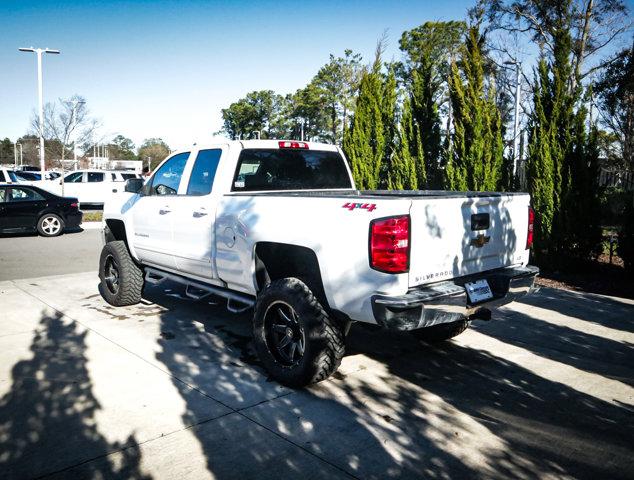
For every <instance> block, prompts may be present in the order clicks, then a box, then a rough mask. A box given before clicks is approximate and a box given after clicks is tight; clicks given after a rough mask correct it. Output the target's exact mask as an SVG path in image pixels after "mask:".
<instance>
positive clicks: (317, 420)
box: [146, 289, 634, 479]
mask: <svg viewBox="0 0 634 480" xmlns="http://www.w3.org/2000/svg"><path fill="white" fill-rule="evenodd" d="M146 293H147V294H148V298H149V299H150V300H152V301H155V302H157V303H159V304H160V305H162V306H164V307H165V308H167V311H166V312H164V313H163V314H162V317H161V329H162V335H163V336H162V338H161V339H160V340H159V345H160V347H161V350H160V351H159V352H158V353H157V359H158V360H160V361H161V362H162V363H163V364H164V365H165V366H166V367H167V369H168V371H169V372H170V373H171V374H172V375H173V383H174V385H175V386H176V387H177V388H178V389H179V391H180V392H181V395H182V396H183V398H184V399H185V400H186V402H187V411H186V412H185V414H184V420H185V421H190V420H191V419H194V418H200V415H199V413H200V412H198V411H197V409H199V408H200V402H196V401H195V399H192V398H190V396H191V390H190V389H189V388H188V386H192V387H194V388H195V389H197V390H199V391H200V392H202V393H203V394H205V395H207V396H209V397H210V398H213V399H215V400H218V401H221V402H223V403H224V404H225V405H227V406H228V407H229V408H231V409H232V410H233V413H231V414H229V415H228V416H226V417H223V418H221V419H217V420H212V421H209V422H207V423H202V424H200V425H198V426H196V427H194V431H195V432H196V435H197V437H198V439H199V441H200V444H201V447H202V450H203V452H204V454H205V457H206V461H207V468H208V470H209V472H211V473H212V474H213V475H214V476H216V477H217V478H220V479H222V478H234V477H236V476H241V477H243V478H252V477H258V478H274V477H275V478H281V477H285V476H290V475H296V476H297V475H302V476H303V477H306V478H323V477H332V476H340V475H346V474H347V475H350V476H352V477H356V478H377V479H378V478H420V477H424V478H438V479H445V478H541V477H544V476H548V475H551V476H555V477H565V476H572V477H576V478H628V477H629V478H632V474H633V473H634V463H633V462H634V447H633V446H632V443H631V433H632V432H633V431H634V415H633V413H634V412H633V410H632V408H631V406H629V405H626V404H621V403H619V402H617V401H615V402H607V401H604V400H601V399H598V398H596V397H594V396H592V395H589V394H586V393H583V392H581V391H579V390H576V389H575V388H573V387H571V386H568V385H566V384H564V383H559V382H556V381H552V380H549V379H547V378H544V377H543V376H540V375H538V374H536V373H534V372H533V371H531V366H530V365H522V364H518V363H515V362H513V361H511V360H509V359H505V358H503V357H502V356H496V355H493V354H492V353H489V352H487V351H484V350H479V349H474V348H468V347H464V346H460V345H459V344H457V343H453V342H448V343H446V344H445V345H443V346H441V347H433V346H429V345H425V344H420V343H418V342H417V341H415V340H414V339H413V338H412V337H411V336H410V335H407V334H399V333H391V332H386V331H384V330H377V329H370V328H367V327H362V326H359V325H355V326H353V328H352V331H351V333H350V336H349V338H348V354H347V355H348V357H349V358H350V359H351V361H350V362H349V363H347V362H344V364H346V363H347V364H348V366H349V368H348V370H346V369H345V368H342V370H341V371H340V372H337V373H335V375H333V377H332V378H331V379H329V380H327V381H324V382H322V383H320V384H318V385H316V386H313V387H310V388H307V389H303V390H288V389H283V388H281V387H279V386H276V384H275V383H274V382H270V381H268V379H267V376H266V373H265V372H264V371H263V370H262V369H261V367H260V366H259V364H258V361H257V358H256V357H255V355H254V353H253V350H252V347H251V345H250V338H251V323H250V312H247V313H245V314H243V315H239V316H236V315H233V314H228V313H227V312H225V311H224V304H223V303H222V302H219V304H218V305H215V306H213V305H209V304H208V303H207V302H193V301H188V300H185V299H183V298H179V295H178V294H174V295H172V297H165V295H164V292H163V291H159V290H158V289H148V291H147V292H146ZM185 303H187V305H184V304H185ZM526 321H528V320H526ZM500 328H502V327H500ZM483 333H485V334H488V333H487V332H483ZM497 335H498V336H497V337H496V338H498V339H499V340H500V341H502V342H507V341H508V343H510V344H513V340H512V338H513V332H512V329H510V328H508V329H506V332H505V333H503V332H502V330H500V332H498V334H497ZM506 335H508V336H509V338H508V339H507V338H506ZM543 335H544V338H541V337H539V336H538V337H537V338H535V339H533V340H531V341H532V342H534V343H538V342H545V341H546V338H545V336H546V335H547V333H546V332H544V334H543ZM179 337H180V338H179ZM576 341H577V342H579V343H581V342H583V339H582V338H576ZM597 341H598V340H596V339H595V338H592V336H591V337H590V338H589V339H586V343H591V342H595V343H594V345H595V347H597V348H610V345H609V344H601V345H598V344H597V343H596V342H597ZM612 346H614V345H612ZM523 347H524V348H529V347H526V346H524V345H523ZM627 353H628V354H629V353H630V352H629V351H627ZM589 354H590V355H592V353H591V352H590V353H589ZM554 360H556V361H557V362H561V363H562V364H563V363H566V362H565V360H566V359H565V358H563V357H562V358H556V359H554ZM584 366H585V365H581V364H579V366H578V368H581V369H584ZM596 369H597V370H598V368H596ZM589 370H590V371H592V369H589ZM603 373H606V374H607V373H609V372H603ZM234 417H240V425H242V427H241V429H240V430H237V429H235V424H234V423H231V422H229V421H228V420H230V419H235V418H234ZM250 422H253V423H250ZM245 425H251V427H253V428H246V427H245ZM219 441H220V442H222V444H223V446H224V448H222V451H219V449H218V442H219ZM245 446H248V448H245ZM234 458H235V460H234ZM232 462H233V464H234V465H237V466H236V467H234V469H233V470H232V469H231V468H230V466H229V467H228V466H227V464H228V463H229V465H231V463H232ZM236 462H237V463H236ZM236 469H237V470H236Z"/></svg>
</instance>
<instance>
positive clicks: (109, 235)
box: [104, 218, 130, 250]
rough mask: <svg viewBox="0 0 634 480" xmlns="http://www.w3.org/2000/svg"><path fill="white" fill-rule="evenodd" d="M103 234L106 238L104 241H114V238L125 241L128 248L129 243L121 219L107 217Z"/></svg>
mask: <svg viewBox="0 0 634 480" xmlns="http://www.w3.org/2000/svg"><path fill="white" fill-rule="evenodd" d="M104 236H105V239H106V243H107V242H114V241H115V240H121V241H123V242H124V243H125V245H126V247H128V250H130V245H128V237H127V234H126V229H125V223H123V220H119V219H116V218H108V219H107V220H106V227H105V229H104Z"/></svg>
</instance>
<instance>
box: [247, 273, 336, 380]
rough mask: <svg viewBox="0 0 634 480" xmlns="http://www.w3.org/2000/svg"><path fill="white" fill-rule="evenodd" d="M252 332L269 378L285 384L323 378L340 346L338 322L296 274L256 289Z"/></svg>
mask: <svg viewBox="0 0 634 480" xmlns="http://www.w3.org/2000/svg"><path fill="white" fill-rule="evenodd" d="M253 337H254V343H255V348H256V351H257V353H258V356H259V358H260V361H261V362H262V364H263V365H264V367H265V368H266V370H267V371H268V372H269V374H270V375H271V377H272V378H274V379H275V380H277V381H278V382H280V383H282V384H284V385H288V386H291V387H303V386H305V385H309V384H311V383H316V382H320V381H321V380H324V379H326V378H328V377H329V376H330V375H331V374H332V373H334V372H335V371H336V370H337V368H338V367H339V364H340V363H341V358H342V357H343V354H344V350H345V347H344V335H343V331H342V329H341V326H340V325H339V324H338V323H337V322H336V321H335V320H334V319H332V318H330V317H329V316H328V314H327V313H326V311H325V310H324V308H323V307H322V305H321V304H320V303H319V301H318V300H317V298H315V296H314V295H313V293H312V292H311V291H310V289H309V288H308V287H307V286H306V284H304V283H303V282H302V281H301V280H298V279H296V278H284V279H280V280H275V281H273V282H272V283H271V284H269V285H268V286H266V287H265V288H264V289H263V290H262V291H261V292H260V294H259V295H258V300H257V303H256V306H255V313H254V316H253Z"/></svg>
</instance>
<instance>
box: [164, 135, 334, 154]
mask: <svg viewBox="0 0 634 480" xmlns="http://www.w3.org/2000/svg"><path fill="white" fill-rule="evenodd" d="M280 142H299V143H304V144H306V145H308V150H321V151H327V152H337V151H338V150H339V148H338V147H337V145H332V144H330V143H320V142H306V141H301V140H287V139H273V140H227V141H224V142H223V141H215V142H203V143H196V144H194V146H195V147H196V148H197V149H199V150H204V149H211V148H219V147H221V146H223V145H230V146H232V147H237V148H270V149H279V148H280V146H279V143H280ZM190 150H191V147H185V148H179V149H178V150H175V151H173V152H171V153H170V155H173V154H175V153H180V152H189V151H190Z"/></svg>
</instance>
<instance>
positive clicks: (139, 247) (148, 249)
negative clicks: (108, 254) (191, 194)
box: [128, 152, 189, 270]
mask: <svg viewBox="0 0 634 480" xmlns="http://www.w3.org/2000/svg"><path fill="white" fill-rule="evenodd" d="M188 158H189V152H183V153H178V154H176V155H174V156H172V157H170V158H168V159H167V160H166V161H165V162H163V164H162V165H161V166H160V167H159V168H158V170H157V171H156V172H154V175H153V176H152V178H151V179H150V181H149V182H148V183H147V184H146V186H145V187H144V188H143V194H142V196H141V197H140V198H139V200H138V201H137V202H136V203H135V205H134V209H133V214H132V221H133V222H134V228H133V231H134V235H133V238H132V239H128V241H130V240H131V241H132V242H133V243H132V244H133V245H134V249H135V251H136V253H137V255H138V256H139V259H140V260H141V261H143V262H144V263H147V264H150V265H154V266H158V267H163V268H168V269H171V270H175V269H176V261H175V260H174V253H175V252H177V251H178V250H179V249H180V246H178V245H177V244H175V243H174V237H173V235H172V229H173V221H174V216H175V214H176V212H175V211H174V210H175V208H176V204H177V203H178V202H177V200H178V189H179V186H180V184H181V180H182V177H183V172H184V170H185V165H186V164H187V159H188Z"/></svg>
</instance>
